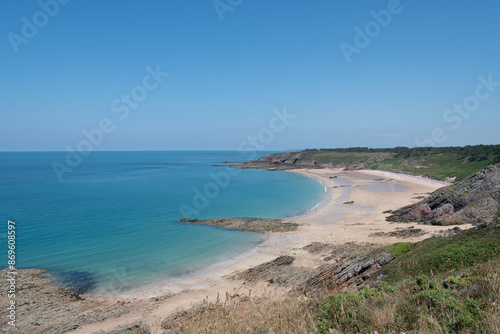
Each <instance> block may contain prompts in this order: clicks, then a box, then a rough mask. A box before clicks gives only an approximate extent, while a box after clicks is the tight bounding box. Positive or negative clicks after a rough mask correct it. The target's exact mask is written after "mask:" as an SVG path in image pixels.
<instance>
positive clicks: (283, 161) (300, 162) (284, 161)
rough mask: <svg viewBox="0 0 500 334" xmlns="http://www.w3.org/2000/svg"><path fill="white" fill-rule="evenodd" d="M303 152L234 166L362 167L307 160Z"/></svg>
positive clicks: (280, 167) (274, 168) (267, 167)
mask: <svg viewBox="0 0 500 334" xmlns="http://www.w3.org/2000/svg"><path fill="white" fill-rule="evenodd" d="M303 154H304V152H284V153H274V154H267V155H264V156H262V157H261V158H260V159H258V160H252V161H248V162H245V163H244V164H242V165H238V166H235V167H241V168H256V169H272V170H287V169H296V168H343V169H345V170H360V169H364V168H365V165H364V164H363V163H357V164H347V163H338V164H334V163H325V162H320V161H316V160H314V159H313V160H308V159H305V158H304V157H303Z"/></svg>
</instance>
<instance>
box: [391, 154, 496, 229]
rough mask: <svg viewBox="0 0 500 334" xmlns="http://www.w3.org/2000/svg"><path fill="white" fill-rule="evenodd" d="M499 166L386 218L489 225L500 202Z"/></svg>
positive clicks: (449, 223)
mask: <svg viewBox="0 0 500 334" xmlns="http://www.w3.org/2000/svg"><path fill="white" fill-rule="evenodd" d="M499 196H500V164H496V165H491V166H489V167H487V168H485V169H483V170H481V171H479V172H477V173H476V174H474V175H473V176H472V177H471V178H469V179H468V180H464V181H461V182H458V183H456V184H453V185H450V186H447V187H445V188H441V189H438V190H436V191H435V192H433V193H432V194H431V195H430V196H429V197H428V198H426V199H424V200H422V201H420V202H417V203H414V204H412V205H408V206H405V207H403V208H401V209H398V210H396V211H394V212H392V215H391V216H390V217H388V218H387V219H388V220H389V221H396V222H421V223H430V224H432V225H457V224H481V223H489V222H491V221H493V220H494V219H495V218H496V217H497V213H498V211H499V203H500V198H499Z"/></svg>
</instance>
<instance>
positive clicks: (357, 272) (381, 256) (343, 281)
mask: <svg viewBox="0 0 500 334" xmlns="http://www.w3.org/2000/svg"><path fill="white" fill-rule="evenodd" d="M394 258H395V257H394V255H392V254H390V253H388V252H385V251H381V250H378V251H375V252H372V253H370V254H368V255H366V256H360V257H357V258H355V259H354V260H352V261H351V262H348V263H346V264H339V265H333V266H331V267H329V268H328V269H326V270H324V271H322V272H321V273H319V274H318V275H316V276H314V277H312V278H310V279H309V280H307V282H306V283H305V285H304V289H305V290H306V291H307V290H311V289H315V288H321V289H325V288H326V289H333V288H335V287H346V286H352V287H354V288H356V289H358V288H361V287H362V286H363V285H364V283H365V281H366V280H367V279H368V278H369V277H370V276H371V275H372V274H373V273H375V272H376V271H377V270H379V269H380V268H381V267H382V266H383V265H385V264H387V263H389V262H391V261H392V260H394Z"/></svg>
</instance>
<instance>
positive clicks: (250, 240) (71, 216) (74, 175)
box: [0, 151, 324, 291]
mask: <svg viewBox="0 0 500 334" xmlns="http://www.w3.org/2000/svg"><path fill="white" fill-rule="evenodd" d="M65 156H66V153H65V152H15V153H10V152H2V153H0V186H1V188H0V189H1V191H0V203H1V212H2V217H3V218H2V219H4V220H5V221H4V224H3V226H4V229H3V231H2V230H1V229H0V249H2V250H3V252H4V254H6V253H7V220H11V221H14V222H15V223H16V261H17V264H16V267H17V268H18V269H22V268H42V269H47V270H48V271H49V272H50V273H52V274H53V275H54V276H55V277H57V278H58V280H59V281H60V282H63V283H65V284H70V285H72V286H74V287H77V288H80V289H82V290H84V291H108V290H111V291H116V290H125V289H128V288H132V287H137V286H140V285H142V284H146V283H151V282H154V281H160V280H165V279H168V278H177V277H180V276H182V275H185V274H188V273H191V272H193V271H196V270H200V269H202V268H206V267H207V266H209V265H212V264H215V263H218V262H222V261H227V260H229V259H231V258H234V257H235V256H238V255H239V254H242V253H244V252H246V251H249V250H250V249H252V248H254V247H256V246H257V245H258V244H259V243H260V242H262V241H263V239H264V238H263V235H262V234H258V233H251V232H243V231H235V230H227V229H222V228H217V227H211V226H204V225H197V224H192V223H182V222H180V221H179V219H180V218H183V217H185V216H189V218H198V219H209V218H218V217H235V218H236V217H242V218H246V217H260V218H279V217H289V216H294V215H297V214H299V213H301V212H304V211H306V210H308V209H309V208H311V207H313V206H315V205H316V204H318V203H319V202H320V201H321V200H322V198H323V196H324V190H323V186H322V185H321V184H319V183H318V182H317V181H315V180H312V179H310V178H308V177H305V176H302V175H297V174H294V173H290V172H269V171H264V170H250V169H246V170H234V169H229V168H227V167H213V166H211V165H213V164H221V163H222V162H224V161H231V160H236V161H241V159H242V156H241V154H240V153H239V152H227V151H224V152H215V151H209V152H207V151H203V152H193V151H186V152H173V151H171V152H94V153H92V154H91V155H89V156H88V157H85V158H84V160H83V162H82V163H81V164H80V165H79V166H77V167H76V168H75V169H74V170H73V171H72V172H71V173H67V174H65V175H63V180H62V182H59V180H58V178H57V176H56V174H55V173H54V170H53V169H52V166H51V164H52V162H53V161H59V162H61V163H63V162H64V161H65ZM230 173H232V174H237V175H231V176H229V175H230ZM3 258H4V260H3V261H2V262H3V263H0V268H5V267H7V256H4V257H3Z"/></svg>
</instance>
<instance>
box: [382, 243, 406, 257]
mask: <svg viewBox="0 0 500 334" xmlns="http://www.w3.org/2000/svg"><path fill="white" fill-rule="evenodd" d="M412 245H413V244H412V243H411V242H397V243H395V244H392V245H389V246H385V247H383V249H384V250H385V251H386V252H389V253H391V254H392V255H394V256H395V257H398V256H400V255H403V254H405V253H408V252H409V251H410V250H411V246H412Z"/></svg>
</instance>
